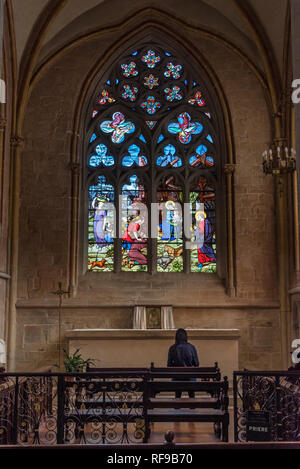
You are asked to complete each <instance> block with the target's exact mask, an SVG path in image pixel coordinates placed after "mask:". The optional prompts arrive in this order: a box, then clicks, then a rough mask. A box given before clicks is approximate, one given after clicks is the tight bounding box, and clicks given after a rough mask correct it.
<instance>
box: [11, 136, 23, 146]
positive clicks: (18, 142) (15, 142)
mask: <svg viewBox="0 0 300 469" xmlns="http://www.w3.org/2000/svg"><path fill="white" fill-rule="evenodd" d="M24 142H25V140H24V138H23V137H20V136H19V135H15V136H14V137H12V138H11V139H10V144H11V146H12V147H20V148H23V146H24Z"/></svg>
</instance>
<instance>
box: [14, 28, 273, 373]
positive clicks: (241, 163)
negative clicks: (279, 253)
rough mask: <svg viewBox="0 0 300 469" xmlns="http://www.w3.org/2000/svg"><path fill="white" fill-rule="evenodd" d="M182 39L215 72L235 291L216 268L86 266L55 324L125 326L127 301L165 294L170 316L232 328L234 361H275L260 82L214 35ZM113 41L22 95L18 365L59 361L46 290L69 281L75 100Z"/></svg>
mask: <svg viewBox="0 0 300 469" xmlns="http://www.w3.org/2000/svg"><path fill="white" fill-rule="evenodd" d="M122 34H125V31H122ZM116 39H117V38H116V35H115V34H114V38H113V40H114V41H115V40H116ZM186 39H187V40H188V41H189V42H190V43H192V44H195V45H196V47H197V48H198V49H199V51H200V52H201V53H202V54H203V55H204V56H205V57H206V59H207V61H208V62H209V63H210V65H211V67H212V68H213V70H214V71H215V73H216V75H217V76H218V79H219V81H220V82H221V83H222V86H223V87H224V95H225V97H226V99H227V101H228V103H229V108H230V113H231V118H232V123H233V132H234V147H235V152H236V163H237V171H236V174H235V176H234V181H235V186H234V207H235V233H234V238H235V252H236V272H235V275H236V286H237V289H236V293H237V296H236V298H229V297H228V296H227V294H226V291H225V288H224V285H223V283H222V282H221V281H220V279H218V278H217V277H216V276H206V275H203V274H202V275H201V274H200V275H197V274H190V275H185V274H157V275H149V274H134V273H132V274H131V273H122V274H109V273H105V274H101V273H93V272H86V273H84V274H83V275H80V276H79V279H78V291H77V295H76V297H75V298H72V299H66V300H65V301H64V305H65V307H64V308H63V312H62V323H63V328H62V329H63V330H65V329H66V328H67V329H68V328H73V327H78V328H85V327H89V328H91V327H92V328H98V327H99V328H102V327H104V328H124V327H131V324H132V307H133V305H135V304H172V305H173V306H174V308H175V323H176V325H177V326H178V327H180V326H181V327H188V326H190V327H200V328H202V327H222V328H224V327H237V328H240V329H241V332H242V337H241V342H240V367H241V368H243V367H248V368H279V367H280V364H279V357H280V340H279V307H278V292H277V279H276V244H275V237H274V233H275V228H274V200H273V186H272V179H271V178H268V177H266V176H264V175H263V173H262V168H261V154H262V152H263V150H264V149H265V146H266V144H267V143H268V142H269V141H270V124H269V119H268V112H267V106H266V103H265V99H264V94H263V90H262V87H261V85H260V83H259V81H258V79H257V78H256V77H255V75H254V73H253V72H252V71H251V70H250V69H249V68H248V66H247V65H246V64H245V63H244V62H242V60H241V59H240V58H239V57H238V56H236V55H234V54H233V52H232V51H230V50H229V49H227V48H225V47H224V46H223V45H221V44H220V43H217V42H214V41H212V40H209V39H204V38H203V37H201V38H199V37H198V36H197V35H196V34H195V33H192V32H191V31H189V32H187V38H186ZM111 40H112V35H111V34H109V33H108V34H107V35H105V36H102V37H101V39H92V40H90V41H86V42H83V43H82V44H81V45H78V46H76V47H75V48H74V49H72V50H70V51H69V52H67V53H65V54H64V55H63V56H62V57H61V58H60V59H59V60H57V61H55V62H53V64H52V65H51V67H49V68H47V69H46V70H45V71H44V73H43V74H42V76H41V77H40V79H39V80H38V81H37V83H36V84H35V87H34V89H33V91H32V94H31V97H30V101H29V105H28V109H27V112H26V119H25V127H24V137H25V148H24V151H23V154H22V178H21V179H22V197H21V199H22V200H21V212H20V213H21V224H20V263H19V281H18V285H19V289H18V344H19V347H18V353H17V363H18V368H19V369H24V368H29V367H30V368H34V367H35V366H37V365H41V364H42V365H43V364H52V363H53V362H54V361H57V337H58V335H57V334H58V327H57V313H58V312H57V306H56V305H57V301H56V300H55V297H54V295H53V294H51V292H53V291H54V290H56V289H57V283H58V281H61V282H63V287H64V288H66V287H67V286H68V285H67V279H68V275H69V261H70V252H69V251H70V222H71V219H70V213H71V210H70V209H71V171H70V167H69V163H70V148H71V138H72V125H73V119H74V113H75V105H76V101H77V99H78V96H79V94H80V92H81V87H82V85H83V82H84V80H85V79H86V74H87V73H88V72H89V71H90V69H91V67H92V66H93V64H94V63H96V61H97V60H99V59H100V58H101V55H102V54H103V53H104V52H105V51H106V49H107V48H108V47H109V44H110V43H111ZM81 221H82V222H83V220H81ZM224 229H225V227H224ZM81 247H82V248H84V246H81Z"/></svg>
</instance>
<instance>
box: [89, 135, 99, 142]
mask: <svg viewBox="0 0 300 469" xmlns="http://www.w3.org/2000/svg"><path fill="white" fill-rule="evenodd" d="M96 138H97V135H96V134H93V135H92V136H91V140H90V143H92V142H93V141H94V140H96Z"/></svg>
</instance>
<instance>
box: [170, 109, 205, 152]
mask: <svg viewBox="0 0 300 469" xmlns="http://www.w3.org/2000/svg"><path fill="white" fill-rule="evenodd" d="M202 130H203V125H202V124H200V123H199V122H192V119H191V116H190V115H189V114H188V113H187V112H183V113H182V114H180V115H179V116H178V123H177V122H174V123H173V122H172V123H171V124H169V125H168V131H169V132H170V133H171V134H178V137H179V141H180V142H181V143H184V144H185V145H186V144H188V143H190V141H191V140H192V135H197V134H201V132H202Z"/></svg>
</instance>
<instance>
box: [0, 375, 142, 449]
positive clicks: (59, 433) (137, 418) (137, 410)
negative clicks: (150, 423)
mask: <svg viewBox="0 0 300 469" xmlns="http://www.w3.org/2000/svg"><path fill="white" fill-rule="evenodd" d="M146 380H147V377H146V375H141V374H137V375H134V374H133V373H131V374H128V373H122V372H120V373H117V374H116V373H115V372H114V373H111V372H107V373H105V374H103V373H101V374H97V373H81V374H80V373H74V374H71V373H68V374H49V373H48V374H39V373H17V374H8V373H6V374H1V382H0V445H9V444H13V445H15V444H22V445H34V444H39V445H55V444H64V443H70V444H81V443H83V444H85V443H87V444H98V443H102V444H107V443H117V444H118V443H119V444H123V443H136V442H140V441H142V440H143V438H144V436H145V418H144V412H145V406H144V405H143V399H144V388H145V382H146Z"/></svg>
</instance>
